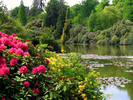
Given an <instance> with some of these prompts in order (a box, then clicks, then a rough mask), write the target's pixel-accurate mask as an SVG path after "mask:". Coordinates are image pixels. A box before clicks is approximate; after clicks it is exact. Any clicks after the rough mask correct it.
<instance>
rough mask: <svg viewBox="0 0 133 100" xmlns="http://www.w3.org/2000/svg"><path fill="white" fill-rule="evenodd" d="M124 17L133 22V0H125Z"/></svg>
mask: <svg viewBox="0 0 133 100" xmlns="http://www.w3.org/2000/svg"><path fill="white" fill-rule="evenodd" d="M123 17H124V19H126V20H130V21H132V22H133V1H132V0H125V2H124V6H123Z"/></svg>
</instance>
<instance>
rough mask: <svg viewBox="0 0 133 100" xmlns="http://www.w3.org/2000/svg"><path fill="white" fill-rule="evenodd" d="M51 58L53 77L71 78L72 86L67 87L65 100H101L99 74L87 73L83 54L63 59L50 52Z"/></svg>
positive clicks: (60, 78) (69, 55)
mask: <svg viewBox="0 0 133 100" xmlns="http://www.w3.org/2000/svg"><path fill="white" fill-rule="evenodd" d="M48 53H49V54H50V55H51V57H50V58H47V59H48V60H49V61H50V63H49V65H50V66H51V70H52V71H53V75H55V76H58V77H59V78H58V80H63V79H65V78H69V79H70V81H71V82H72V84H71V85H70V84H69V85H66V88H67V91H66V92H67V94H65V95H64V97H65V98H68V97H69V96H72V97H71V99H77V100H82V99H84V100H93V99H96V100H100V99H101V98H102V97H101V92H100V91H99V88H97V87H98V86H99V85H100V84H99V82H98V81H97V75H98V74H99V73H97V72H95V71H94V70H90V72H89V73H88V72H86V68H85V67H84V65H83V64H81V63H80V61H81V54H76V53H69V54H67V55H66V56H64V57H63V58H62V57H60V54H55V53H51V52H48ZM71 99H70V100H71Z"/></svg>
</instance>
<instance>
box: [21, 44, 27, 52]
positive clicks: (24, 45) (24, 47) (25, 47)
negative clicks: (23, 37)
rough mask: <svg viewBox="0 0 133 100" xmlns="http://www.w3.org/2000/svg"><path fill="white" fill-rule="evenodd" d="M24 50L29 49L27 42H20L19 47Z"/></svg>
mask: <svg viewBox="0 0 133 100" xmlns="http://www.w3.org/2000/svg"><path fill="white" fill-rule="evenodd" d="M21 48H22V49H23V50H24V51H26V52H28V50H29V47H28V45H27V44H22V47H21Z"/></svg>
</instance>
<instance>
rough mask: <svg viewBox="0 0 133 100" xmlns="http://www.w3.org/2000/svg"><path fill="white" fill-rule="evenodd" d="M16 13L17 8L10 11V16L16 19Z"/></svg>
mask: <svg viewBox="0 0 133 100" xmlns="http://www.w3.org/2000/svg"><path fill="white" fill-rule="evenodd" d="M18 11H19V7H15V8H14V9H12V10H11V12H10V16H11V17H13V18H15V17H17V15H18Z"/></svg>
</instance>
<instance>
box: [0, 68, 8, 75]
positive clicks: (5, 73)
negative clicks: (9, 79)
mask: <svg viewBox="0 0 133 100" xmlns="http://www.w3.org/2000/svg"><path fill="white" fill-rule="evenodd" d="M0 70H1V74H0V75H3V76H5V75H9V74H10V69H9V68H8V67H2V68H0Z"/></svg>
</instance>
